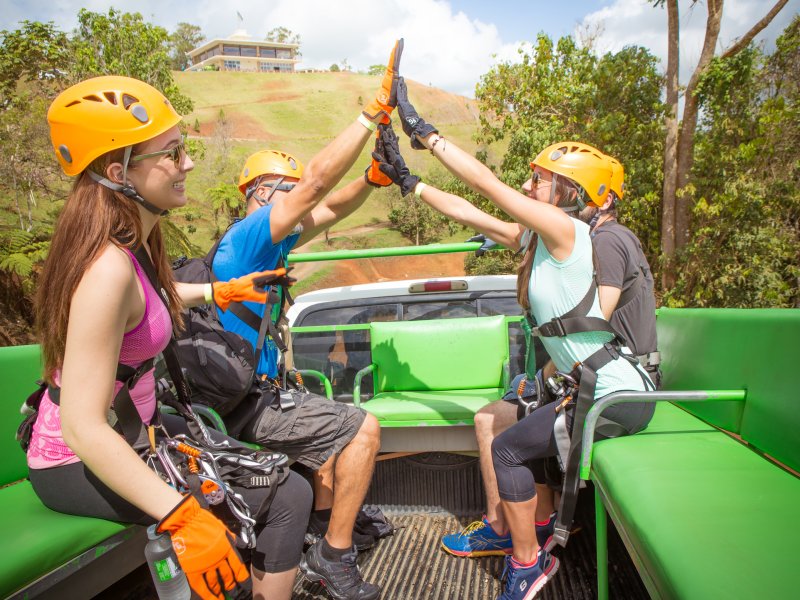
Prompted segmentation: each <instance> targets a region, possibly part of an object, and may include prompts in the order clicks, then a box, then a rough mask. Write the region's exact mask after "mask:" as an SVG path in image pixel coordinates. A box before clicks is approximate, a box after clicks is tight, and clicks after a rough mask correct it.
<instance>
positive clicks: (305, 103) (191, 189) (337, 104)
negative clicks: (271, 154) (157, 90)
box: [173, 72, 498, 249]
mask: <svg viewBox="0 0 800 600" xmlns="http://www.w3.org/2000/svg"><path fill="white" fill-rule="evenodd" d="M175 81H176V83H177V84H178V86H179V88H180V90H181V92H182V93H183V94H185V95H186V96H188V97H190V98H191V99H192V100H193V102H194V105H195V108H194V112H192V113H191V114H189V115H186V117H185V122H186V123H187V124H188V125H189V131H188V135H189V137H190V138H195V139H200V140H202V142H203V144H204V146H205V148H206V152H205V156H204V157H198V158H196V160H195V163H196V167H195V170H194V171H193V172H192V173H191V174H190V175H189V185H188V193H189V197H190V202H189V205H188V207H187V209H185V211H184V212H183V213H181V214H176V215H174V216H173V220H174V221H175V222H176V223H177V224H179V225H181V226H182V227H183V228H187V227H189V225H192V227H191V228H189V230H190V238H191V240H192V241H193V243H195V245H196V246H198V247H199V248H201V249H207V248H208V247H209V246H210V245H211V242H212V240H213V237H214V235H215V234H216V233H217V230H218V229H219V228H224V226H225V223H223V222H221V221H220V222H218V223H215V222H214V218H213V214H212V213H213V211H212V209H211V207H210V206H209V205H208V201H207V198H206V190H207V189H208V188H210V187H212V186H214V185H217V184H218V183H220V182H227V183H236V182H237V181H238V174H239V170H240V168H241V166H242V164H243V163H244V160H245V158H246V157H247V156H248V155H249V154H250V153H252V152H255V151H256V150H261V149H268V148H269V149H276V150H283V151H286V152H289V153H291V154H293V155H295V156H296V157H298V158H299V159H300V160H301V161H303V162H308V160H309V159H310V158H311V157H313V156H314V154H316V153H317V152H318V151H319V150H321V149H322V148H323V147H324V146H325V145H326V144H327V143H329V142H330V141H331V140H332V139H333V138H334V137H335V136H336V135H337V134H338V133H339V132H340V131H342V130H343V129H344V128H345V127H346V126H347V125H349V124H350V123H351V122H352V120H353V119H355V118H356V116H358V114H359V112H360V111H361V108H362V106H363V105H364V104H366V103H367V102H368V101H369V100H370V99H371V98H372V97H373V95H374V93H375V91H376V90H377V87H378V83H379V78H378V77H373V76H368V75H361V74H356V73H350V72H339V73H295V74H278V73H275V74H272V73H270V74H261V73H237V72H199V73H193V72H183V73H175ZM408 85H409V96H410V98H411V99H412V101H413V102H414V103H415V105H416V107H417V109H418V110H419V112H420V114H421V115H424V116H425V118H426V119H427V120H429V121H430V122H432V123H434V124H436V125H437V126H438V127H440V128H441V129H442V131H443V132H446V134H447V137H449V138H450V139H452V140H454V141H455V142H457V143H458V144H459V145H460V146H462V147H463V148H464V149H465V150H467V151H468V152H474V151H475V150H476V149H477V145H476V143H475V141H474V136H475V134H476V132H477V128H478V110H477V105H476V104H475V101H474V100H470V99H468V98H465V97H463V96H457V95H454V94H450V93H447V92H444V91H442V90H439V89H436V88H433V87H429V86H425V85H422V84H419V83H417V82H415V81H410V80H409V81H408ZM395 127H396V130H397V132H398V135H400V136H401V137H402V139H404V140H405V137H404V136H403V134H402V133H401V131H400V124H399V122H398V121H397V119H395ZM404 148H407V149H408V150H407V152H405V156H406V159H407V161H408V163H409V166H410V168H411V169H412V170H413V171H414V172H416V173H419V174H420V175H422V176H426V175H431V174H433V173H437V172H438V173H441V172H442V167H441V166H439V165H438V164H437V163H436V162H435V161H434V160H433V159H432V157H431V156H430V155H429V154H428V153H427V152H417V151H414V150H411V148H410V147H409V146H407V145H405V142H404ZM371 150H372V145H371V144H368V145H367V146H366V147H365V149H364V151H363V152H362V154H361V157H360V158H359V160H357V161H356V163H355V165H354V166H353V168H352V169H351V171H350V172H349V173H348V175H347V176H346V177H345V178H344V179H343V183H346V182H348V181H350V180H351V179H352V178H355V177H360V176H362V175H363V172H364V169H365V168H366V167H367V165H368V164H369V161H370V152H371ZM223 155H226V156H223ZM490 155H492V156H496V155H498V153H495V152H490ZM390 197H394V199H395V200H397V199H399V193H398V192H397V191H396V189H393V188H389V189H385V190H376V191H375V192H373V194H372V196H371V197H370V199H369V200H368V201H367V203H366V205H365V206H364V207H362V209H361V210H359V211H358V212H356V213H355V214H353V215H351V216H350V217H349V218H347V219H345V220H343V221H342V222H341V223H338V224H337V225H336V226H334V228H333V229H332V232H331V233H332V234H335V232H336V231H342V230H348V229H353V228H355V227H359V226H362V225H369V224H375V223H382V222H385V221H387V218H388V211H389V205H388V202H389V198H390ZM192 229H194V231H191V230H192Z"/></svg>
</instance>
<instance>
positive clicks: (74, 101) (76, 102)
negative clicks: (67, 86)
mask: <svg viewBox="0 0 800 600" xmlns="http://www.w3.org/2000/svg"><path fill="white" fill-rule="evenodd" d="M80 103H81V101H80V100H73V101H72V102H70V103H69V104H67V106H66V108H69V107H70V106H75V105H76V104H80Z"/></svg>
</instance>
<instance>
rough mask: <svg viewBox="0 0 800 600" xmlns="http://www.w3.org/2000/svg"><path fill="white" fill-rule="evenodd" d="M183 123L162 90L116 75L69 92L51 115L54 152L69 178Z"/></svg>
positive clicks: (54, 105)
mask: <svg viewBox="0 0 800 600" xmlns="http://www.w3.org/2000/svg"><path fill="white" fill-rule="evenodd" d="M180 120H181V117H180V115H179V114H178V113H177V112H175V109H174V108H173V107H172V105H171V104H170V102H169V100H167V99H166V97H164V94H162V93H161V92H159V91H158V90H157V89H156V88H154V87H153V86H151V85H150V84H148V83H145V82H143V81H139V80H138V79H133V78H131V77H122V76H116V75H112V76H106V77H94V78H92V79H87V80H86V81H82V82H81V83H78V84H75V85H73V86H71V87H69V88H67V89H66V90H64V91H63V92H61V93H60V94H59V95H58V97H56V99H55V100H53V103H52V104H51V105H50V109H49V110H48V111H47V122H48V123H49V124H50V139H51V140H52V142H53V149H54V150H55V153H56V157H57V158H58V162H59V163H60V164H61V168H62V169H63V170H64V173H66V174H67V175H77V174H79V173H81V172H82V171H83V170H84V169H85V168H86V167H88V166H89V165H90V164H91V162H92V161H93V160H95V159H96V158H98V157H100V156H102V155H103V154H105V153H107V152H110V151H112V150H116V149H118V148H125V147H127V146H133V145H135V144H139V143H141V142H144V141H147V140H150V139H152V138H154V137H156V136H158V135H160V134H162V133H164V132H165V131H167V130H168V129H169V128H170V127H174V126H175V125H177V124H178V123H180Z"/></svg>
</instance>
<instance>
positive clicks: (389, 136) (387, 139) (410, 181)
mask: <svg viewBox="0 0 800 600" xmlns="http://www.w3.org/2000/svg"><path fill="white" fill-rule="evenodd" d="M378 137H379V138H380V141H381V144H382V145H383V152H382V153H379V152H373V153H372V158H373V160H375V161H377V162H378V168H379V169H380V171H381V173H383V174H384V175H386V176H387V177H388V178H389V179H391V180H392V181H393V182H394V183H396V184H397V185H399V186H400V193H401V194H402V195H403V196H408V194H410V193H411V192H413V191H414V188H415V187H416V186H417V184H418V183H419V181H420V179H419V177H417V176H416V175H412V174H411V171H409V170H408V167H407V166H406V161H405V160H403V156H402V155H401V154H400V147H399V144H398V142H397V136H396V135H395V133H394V129H392V126H391V125H383V124H381V125H378ZM379 147H380V146H379V145H376V149H377V148H379Z"/></svg>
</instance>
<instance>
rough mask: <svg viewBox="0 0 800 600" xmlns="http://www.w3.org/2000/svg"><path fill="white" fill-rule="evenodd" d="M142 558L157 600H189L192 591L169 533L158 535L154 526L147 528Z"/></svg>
mask: <svg viewBox="0 0 800 600" xmlns="http://www.w3.org/2000/svg"><path fill="white" fill-rule="evenodd" d="M144 556H145V559H146V560H147V566H148V567H150V575H152V576H153V584H154V585H155V588H156V593H157V594H158V598H159V600H189V599H190V598H191V597H192V590H191V588H190V587H189V581H188V580H187V579H186V573H184V572H183V569H181V565H180V563H179V562H178V557H177V556H175V550H174V548H173V547H172V540H171V539H170V536H169V533H158V532H157V531H156V526H155V525H151V526H150V527H148V528H147V545H146V546H145V547H144Z"/></svg>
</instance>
